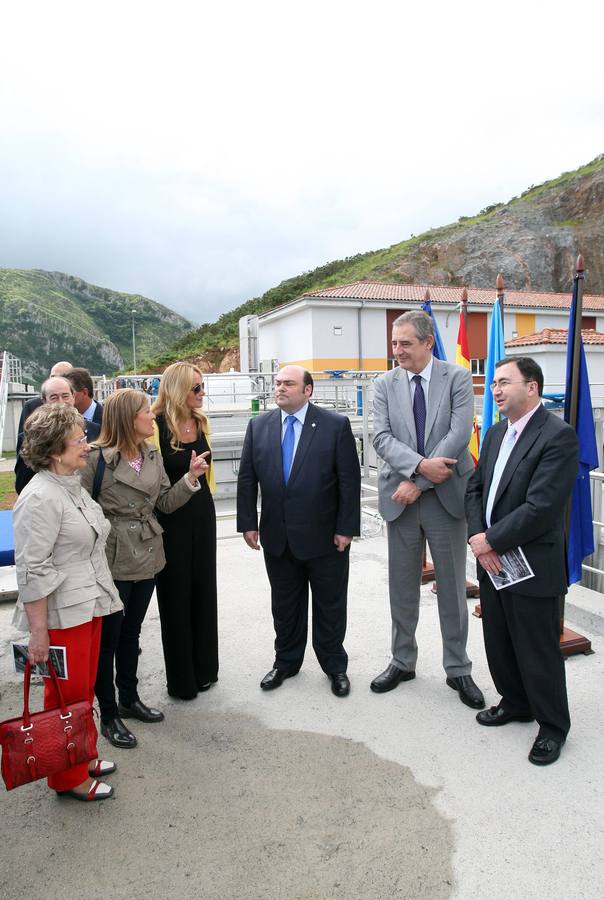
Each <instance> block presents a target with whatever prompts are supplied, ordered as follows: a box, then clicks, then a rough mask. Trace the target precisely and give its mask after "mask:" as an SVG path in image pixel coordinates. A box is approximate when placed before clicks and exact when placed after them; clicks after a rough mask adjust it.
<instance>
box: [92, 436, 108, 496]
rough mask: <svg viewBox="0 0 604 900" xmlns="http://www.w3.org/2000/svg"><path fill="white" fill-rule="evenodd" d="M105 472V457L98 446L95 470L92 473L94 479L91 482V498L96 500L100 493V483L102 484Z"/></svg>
mask: <svg viewBox="0 0 604 900" xmlns="http://www.w3.org/2000/svg"><path fill="white" fill-rule="evenodd" d="M104 474H105V457H104V456H103V451H102V450H101V448H100V447H99V458H98V462H97V464H96V470H95V473H94V481H93V482H92V491H91V493H90V496H91V497H92V499H93V500H98V498H99V494H100V493H101V485H102V484H103V476H104Z"/></svg>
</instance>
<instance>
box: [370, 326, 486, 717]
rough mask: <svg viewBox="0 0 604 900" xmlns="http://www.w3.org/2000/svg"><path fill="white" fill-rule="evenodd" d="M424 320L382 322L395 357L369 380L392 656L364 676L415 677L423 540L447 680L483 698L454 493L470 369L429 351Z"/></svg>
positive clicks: (458, 499)
mask: <svg viewBox="0 0 604 900" xmlns="http://www.w3.org/2000/svg"><path fill="white" fill-rule="evenodd" d="M433 347H434V326H433V323H432V319H431V317H430V316H428V315H427V314H426V313H424V312H420V311H419V310H418V311H413V312H407V313H404V314H403V315H402V316H399V317H398V319H396V320H395V321H394V323H393V326H392V350H393V355H394V356H395V357H396V359H397V362H398V367H397V368H395V369H393V370H392V371H390V372H387V373H386V374H385V375H382V376H381V377H380V378H378V380H377V381H376V383H375V395H374V401H373V416H374V439H373V446H374V447H375V449H376V452H377V454H378V456H379V457H380V458H381V462H380V472H379V481H378V488H379V508H380V512H381V514H382V516H383V517H384V519H385V520H386V522H387V523H388V575H389V587H390V610H391V615H392V661H391V663H390V665H389V666H388V667H387V668H386V670H385V671H384V672H382V673H381V674H380V675H378V676H377V678H375V679H374V680H373V681H372V682H371V690H372V691H375V692H376V693H378V694H379V693H384V692H385V691H390V690H392V689H393V688H395V687H396V686H397V685H398V684H399V683H400V682H401V681H410V680H411V679H412V678H415V664H416V661H417V643H416V641H415V630H416V627H417V621H418V617H419V598H420V586H421V572H422V556H423V546H424V540H425V539H427V541H428V544H429V547H430V554H431V556H432V560H433V562H434V570H435V573H436V581H437V584H438V614H439V617H440V628H441V633H442V639H443V666H444V669H445V672H446V675H447V684H448V685H449V687H451V688H453V689H454V690H456V691H457V692H458V693H459V696H460V699H461V700H462V702H463V703H465V704H466V705H467V706H471V707H473V708H474V709H482V708H483V707H484V697H483V695H482V692H481V691H480V690H479V688H478V687H477V686H476V684H475V683H474V681H473V680H472V676H471V675H470V672H471V670H472V663H471V661H470V659H469V658H468V655H467V653H466V641H467V635H468V606H467V600H466V520H465V518H464V494H465V490H466V484H467V482H468V478H469V477H470V474H471V472H472V471H473V468H474V467H473V463H472V457H471V456H470V452H469V450H468V441H469V439H470V432H471V430H472V419H473V414H474V394H473V391H472V376H471V375H470V373H469V372H468V371H467V370H466V369H463V368H461V366H455V365H451V364H450V363H446V362H442V361H441V360H439V359H435V358H434V357H433V355H432V349H433Z"/></svg>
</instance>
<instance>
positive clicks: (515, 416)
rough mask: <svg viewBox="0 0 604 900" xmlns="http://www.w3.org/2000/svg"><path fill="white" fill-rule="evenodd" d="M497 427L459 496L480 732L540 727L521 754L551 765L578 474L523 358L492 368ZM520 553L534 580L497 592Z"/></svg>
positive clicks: (562, 722) (562, 719) (570, 437)
mask: <svg viewBox="0 0 604 900" xmlns="http://www.w3.org/2000/svg"><path fill="white" fill-rule="evenodd" d="M491 390H492V391H493V397H494V400H495V402H496V404H497V407H498V409H499V412H500V413H502V414H503V415H504V416H506V417H507V419H506V420H504V421H501V422H499V423H498V424H497V425H493V426H492V427H491V428H489V430H488V431H487V433H486V435H485V439H484V443H483V446H482V449H481V452H480V459H479V462H478V467H477V468H476V471H475V472H474V474H473V475H472V477H471V478H470V481H469V484H468V490H467V493H466V516H467V520H468V536H469V543H470V547H471V548H472V551H473V553H474V555H475V557H476V559H477V561H478V565H477V569H478V577H479V579H480V605H481V609H482V623H483V630H484V642H485V648H486V652H487V659H488V663H489V668H490V670H491V675H492V676H493V681H494V683H495V687H496V688H497V691H498V692H499V694H501V700H500V702H499V704H498V706H492V707H491V708H490V709H485V710H483V711H482V712H479V713H478V715H477V716H476V718H477V720H478V722H479V723H480V724H481V725H505V724H507V723H508V722H513V721H519V722H532V721H533V719H536V720H537V722H538V723H539V733H538V735H537V738H536V740H535V742H534V744H533V747H532V749H531V751H530V753H529V760H530V761H531V762H532V763H534V764H535V765H541V766H545V765H549V764H550V763H553V762H555V761H556V760H557V759H558V757H559V755H560V750H561V748H562V745H563V744H564V741H565V740H566V735H567V733H568V730H569V728H570V716H569V712H568V699H567V696H566V679H565V673H564V661H563V659H562V654H561V652H560V620H559V599H558V598H559V597H560V596H561V595H564V594H565V593H566V589H567V576H566V565H565V559H566V554H565V547H564V514H565V508H566V504H567V502H568V499H569V497H570V494H571V491H572V488H573V485H574V483H575V478H576V475H577V468H578V442H577V437H576V435H575V432H574V431H573V429H572V428H571V427H570V426H569V425H567V424H566V423H565V422H563V421H562V419H560V418H558V417H557V416H555V415H554V414H553V413H551V412H548V411H547V410H546V409H544V407H543V406H542V405H541V400H540V398H541V395H542V393H543V372H542V371H541V369H540V367H539V366H538V364H537V363H536V362H535V361H534V360H533V359H530V358H529V357H517V358H515V359H503V360H501V361H500V362H498V363H497V366H496V368H495V378H494V381H493V384H492V385H491ZM518 547H521V548H522V550H523V552H524V554H525V556H526V558H527V561H528V563H529V565H530V566H531V568H532V570H533V572H534V577H532V578H529V579H527V580H526V581H521V582H519V583H517V584H514V585H511V586H510V587H501V588H500V589H499V590H496V589H495V587H494V585H493V583H492V582H491V579H490V578H489V573H491V574H493V575H497V574H498V573H499V572H500V571H501V569H502V564H501V559H500V555H501V554H503V553H505V552H506V551H508V550H515V549H516V548H518Z"/></svg>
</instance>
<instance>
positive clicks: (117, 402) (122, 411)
mask: <svg viewBox="0 0 604 900" xmlns="http://www.w3.org/2000/svg"><path fill="white" fill-rule="evenodd" d="M148 403H149V398H148V397H147V395H146V394H144V393H143V392H142V391H135V390H133V389H132V388H120V389H119V390H118V391H114V393H113V394H111V396H110V397H109V398H108V399H107V400H106V402H105V403H104V404H103V423H102V425H101V433H100V435H99V438H98V440H96V441H95V442H94V446H95V447H112V448H114V449H116V450H119V452H120V453H122V454H126V455H128V456H136V455H137V454H138V453H140V452H141V448H142V447H143V446H144V445H145V443H146V442H145V441H144V440H142V441H138V440H137V437H136V431H135V428H134V419H135V417H136V416H137V415H138V414H139V412H142V411H143V410H144V409H146V408H147V406H148Z"/></svg>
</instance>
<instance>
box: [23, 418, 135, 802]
mask: <svg viewBox="0 0 604 900" xmlns="http://www.w3.org/2000/svg"><path fill="white" fill-rule="evenodd" d="M83 426H84V420H83V419H82V416H81V415H80V414H79V413H78V412H77V410H75V409H74V408H73V407H72V406H66V405H64V404H52V405H45V406H42V407H40V409H38V410H36V412H34V413H33V414H32V415H31V416H30V417H29V418H28V420H27V422H26V424H25V439H24V441H23V448H22V454H23V458H24V460H25V462H26V464H27V465H28V466H30V467H31V468H32V469H33V470H34V471H35V472H36V473H37V474H36V475H34V477H33V478H32V480H31V481H30V482H29V483H28V484H27V486H26V487H25V488H24V490H23V491H22V493H21V495H20V497H19V499H18V500H17V503H16V505H15V508H14V510H13V529H14V536H15V562H16V568H17V584H18V587H19V599H18V601H17V609H16V612H15V619H14V624H15V625H16V627H17V628H19V629H20V630H29V631H30V633H31V637H30V640H29V647H28V658H29V661H30V662H31V663H32V665H34V664H36V663H41V662H46V661H47V659H48V649H49V646H50V645H51V644H52V645H56V646H60V647H65V653H66V663H67V675H68V678H67V680H66V681H65V682H64V683H63V685H62V692H63V696H64V698H65V701H66V702H67V703H69V702H71V701H75V700H82V699H83V698H88V699H89V700H90V703H91V704H92V702H93V700H94V682H95V677H96V670H97V662H98V657H99V640H100V636H101V622H102V621H103V620H104V619H107V618H111V617H112V614H115V615H121V613H120V612H119V610H121V609H122V602H121V600H120V598H119V595H118V592H117V590H116V588H115V585H114V583H113V579H112V578H111V574H110V572H109V568H108V566H107V558H106V556H105V541H106V539H107V535H108V534H109V523H108V521H107V520H106V519H105V517H104V515H103V513H102V511H101V508H100V507H99V506H98V504H96V503H94V502H93V500H91V498H90V497H89V496H88V494H87V493H86V491H84V490H82V487H81V484H80V476H79V471H80V470H81V469H82V468H83V467H84V466H85V465H86V460H87V456H88V446H87V444H86V435H85V434H84V429H83ZM56 706H58V697H57V694H56V690H55V686H54V684H53V682H52V680H51V679H46V680H45V684H44V708H45V709H52V708H53V707H56ZM113 771H115V765H114V764H113V763H112V762H109V761H106V760H98V759H93V760H90V762H89V763H84V764H78V765H76V766H71V768H69V769H66V770H65V771H64V772H60V773H58V774H57V775H53V776H52V777H50V778H49V779H48V786H49V787H50V788H53V789H54V790H56V791H57V793H58V794H61V795H63V796H68V797H73V798H75V799H77V800H104V799H106V798H107V797H110V796H111V795H112V793H113V789H112V788H111V787H110V786H109V785H108V784H106V783H104V782H102V781H99V780H98V778H97V776H99V775H108V774H110V773H111V772H113Z"/></svg>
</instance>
